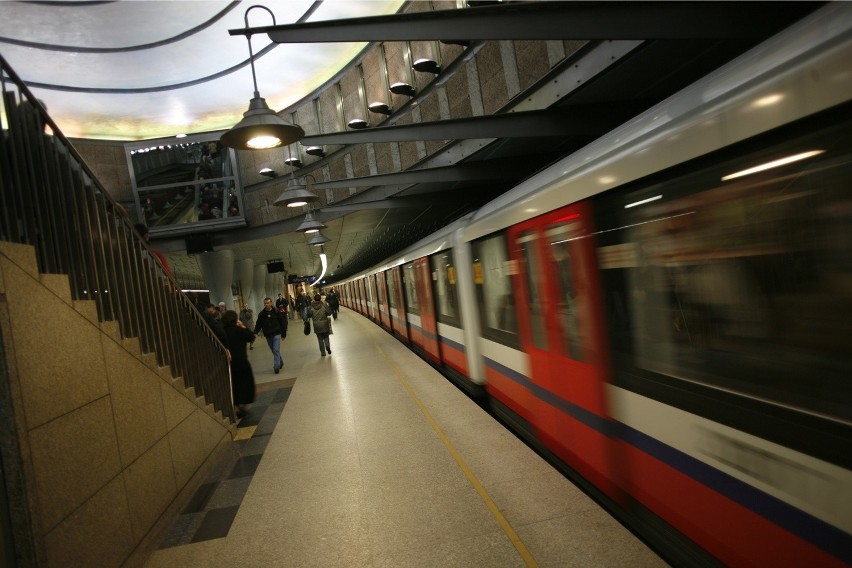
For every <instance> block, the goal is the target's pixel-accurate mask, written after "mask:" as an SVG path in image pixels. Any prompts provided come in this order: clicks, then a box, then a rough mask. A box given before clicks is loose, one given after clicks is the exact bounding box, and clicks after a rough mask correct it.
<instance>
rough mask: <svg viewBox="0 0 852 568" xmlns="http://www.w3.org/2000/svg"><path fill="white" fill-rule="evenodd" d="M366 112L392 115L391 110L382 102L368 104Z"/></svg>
mask: <svg viewBox="0 0 852 568" xmlns="http://www.w3.org/2000/svg"><path fill="white" fill-rule="evenodd" d="M367 110H369V111H370V112H375V113H376V114H386V115H388V116H390V115H391V114H392V113H393V109H392V108H391V107H389V106H388V105H387V103H383V102H375V103H370V106H368V107H367Z"/></svg>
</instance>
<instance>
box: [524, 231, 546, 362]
mask: <svg viewBox="0 0 852 568" xmlns="http://www.w3.org/2000/svg"><path fill="white" fill-rule="evenodd" d="M517 244H518V250H519V251H520V252H521V255H522V259H521V260H522V261H523V263H524V276H526V281H527V293H528V294H529V295H530V298H529V314H530V324H531V326H532V330H531V331H532V340H533V345H534V346H535V347H536V348H538V349H547V348H548V346H547V322H546V320H545V313H544V309H545V306H546V305H547V302H546V298H545V294H546V293H545V291H544V280H543V279H542V278H541V276H540V275H541V274H544V270H543V267H542V265H541V258H540V255H539V254H538V248H537V246H536V245H537V243H536V236H535V234H534V233H532V232H524V233H522V234H521V235H520V236H519V237H518V239H517Z"/></svg>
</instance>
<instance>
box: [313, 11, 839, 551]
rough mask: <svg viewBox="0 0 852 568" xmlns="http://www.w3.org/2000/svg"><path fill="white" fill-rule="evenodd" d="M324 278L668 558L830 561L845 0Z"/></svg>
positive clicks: (834, 511) (835, 520)
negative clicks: (462, 211) (371, 262)
mask: <svg viewBox="0 0 852 568" xmlns="http://www.w3.org/2000/svg"><path fill="white" fill-rule="evenodd" d="M334 285H335V288H336V289H337V291H338V293H339V294H340V296H341V303H342V305H344V306H346V307H348V308H350V309H352V310H355V311H357V312H360V314H362V315H364V316H366V317H368V318H370V319H372V320H373V321H374V322H375V323H377V324H378V325H380V326H381V327H383V328H384V329H386V330H387V331H388V332H389V333H391V334H393V335H395V336H396V337H397V338H398V339H399V340H400V341H402V342H404V343H405V344H407V345H408V346H409V347H410V348H411V349H413V350H415V351H416V352H418V353H419V354H420V355H421V356H422V357H423V358H425V359H426V360H428V361H429V362H430V363H432V364H433V365H434V366H436V367H437V368H439V369H440V370H441V371H442V372H443V373H444V374H445V375H446V376H447V377H448V378H449V379H451V380H453V381H455V382H456V383H458V385H459V386H460V387H462V388H464V389H466V390H468V391H470V392H471V393H472V394H477V393H478V394H481V395H482V397H483V400H484V401H485V403H484V404H487V405H488V406H489V407H490V408H491V409H492V410H493V411H494V412H495V414H496V415H497V416H499V417H500V418H501V419H502V420H503V421H504V423H505V424H507V425H510V426H511V427H512V428H513V429H514V430H515V431H516V432H517V433H518V434H519V435H520V436H522V437H524V438H525V439H526V440H527V441H528V442H529V443H530V444H531V445H533V446H534V447H535V448H537V449H538V450H539V451H540V452H541V453H542V454H543V455H546V456H547V457H549V458H551V459H552V460H553V463H555V464H556V465H558V466H559V467H560V468H561V469H563V470H564V471H565V472H566V473H567V474H568V475H569V476H570V477H571V478H572V479H574V480H575V482H576V483H577V484H578V485H580V486H581V487H583V488H584V489H585V490H587V491H588V492H589V493H590V494H592V495H593V496H595V497H596V498H598V499H599V502H601V503H602V504H604V505H605V506H606V507H608V508H609V510H610V511H611V512H612V513H613V514H614V515H615V516H616V517H617V518H619V519H620V520H621V521H622V522H624V523H625V524H626V525H627V526H629V527H630V528H631V529H632V530H633V531H634V532H635V533H636V534H637V535H639V536H640V537H641V538H643V539H644V540H645V541H646V542H648V543H649V544H650V545H651V546H652V547H653V548H654V549H655V550H657V551H658V552H659V553H660V554H661V556H662V557H663V558H664V559H666V560H667V561H668V562H670V563H672V564H673V565H678V566H684V565H689V566H695V565H728V566H849V565H850V564H852V536H850V533H852V443H850V442H852V4H849V3H830V4H828V5H826V6H824V7H822V8H820V9H819V10H818V11H816V12H815V13H813V14H812V15H811V16H810V17H807V18H806V19H804V20H802V21H801V22H799V23H797V24H796V25H794V26H792V27H791V28H788V29H787V30H785V31H784V32H782V33H780V34H778V35H777V36H775V37H773V38H771V39H770V40H768V41H767V42H765V43H763V44H761V45H760V46H758V47H757V48H755V49H753V50H751V51H749V52H748V53H746V54H744V55H743V56H742V57H739V58H737V59H736V60H734V61H732V62H731V63H729V64H728V65H726V66H724V67H723V68H721V69H719V70H718V71H717V72H715V73H712V74H710V75H708V76H706V77H704V78H702V79H701V80H699V81H697V82H696V83H694V84H692V85H691V86H689V87H688V88H686V89H684V90H682V91H681V92H679V93H677V94H675V95H673V96H672V97H670V98H669V99H668V100H665V101H664V102H662V103H661V104H659V105H657V106H655V107H654V108H652V109H650V110H649V111H647V112H644V113H642V114H641V115H639V116H636V117H635V118H634V119H632V120H630V121H628V122H627V123H625V124H623V125H622V126H620V127H619V128H617V129H615V130H614V131H612V132H611V133H609V134H607V135H606V136H604V137H602V138H601V139H599V140H597V141H595V142H593V143H591V144H590V145H588V146H586V147H585V148H583V149H581V150H579V151H577V152H576V153H574V154H571V155H569V156H566V157H564V158H562V159H561V160H559V161H557V162H555V163H553V164H552V165H550V166H548V167H547V168H545V169H543V170H541V171H540V172H538V173H537V174H535V175H533V176H531V177H530V178H528V179H526V180H525V181H523V182H522V183H520V184H519V185H518V186H517V187H515V188H513V189H512V190H511V191H510V192H508V193H506V194H504V195H502V196H500V197H498V198H496V199H495V200H493V201H492V202H490V203H489V204H487V205H485V206H483V207H482V208H481V209H479V210H477V211H475V212H473V213H470V214H468V215H467V216H465V217H464V218H462V219H460V220H458V221H456V222H455V223H454V224H452V225H450V226H448V227H446V228H444V229H442V230H440V231H439V232H437V233H435V234H434V235H432V236H431V237H429V238H426V239H423V240H422V241H420V242H418V243H417V244H415V245H413V246H412V247H409V248H408V249H406V250H404V251H402V252H401V253H399V254H398V255H397V256H395V257H394V258H391V259H388V260H387V261H386V262H383V263H382V264H381V265H380V266H376V267H374V268H372V269H370V270H368V271H365V272H363V273H361V274H358V275H356V276H353V277H351V278H348V279H346V280H344V281H339V282H335V283H334ZM326 288H328V286H326Z"/></svg>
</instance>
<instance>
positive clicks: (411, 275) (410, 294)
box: [402, 262, 420, 314]
mask: <svg viewBox="0 0 852 568" xmlns="http://www.w3.org/2000/svg"><path fill="white" fill-rule="evenodd" d="M402 283H403V286H404V290H405V301H406V306H407V309H408V311H409V312H410V313H412V314H419V313H420V304H419V303H418V301H417V275H416V274H415V271H414V263H413V262H409V263H408V264H406V265H405V266H404V267H403V271H402Z"/></svg>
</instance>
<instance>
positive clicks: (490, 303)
mask: <svg viewBox="0 0 852 568" xmlns="http://www.w3.org/2000/svg"><path fill="white" fill-rule="evenodd" d="M472 248H473V279H474V284H476V293H477V299H478V300H479V314H480V318H481V325H482V334H483V335H484V336H485V337H487V338H489V339H493V340H495V341H499V342H500V343H503V344H505V345H509V346H512V347H517V346H519V345H520V342H519V340H518V322H517V317H516V314H515V293H514V292H515V291H514V290H513V289H512V274H513V268H512V266H513V265H512V263H511V261H510V260H509V252H508V248H507V244H506V235H505V233H500V234H498V235H494V236H491V237H486V238H484V239H481V240H478V241H476V242H474V243H472Z"/></svg>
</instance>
